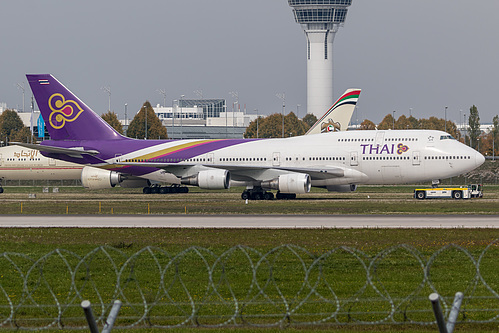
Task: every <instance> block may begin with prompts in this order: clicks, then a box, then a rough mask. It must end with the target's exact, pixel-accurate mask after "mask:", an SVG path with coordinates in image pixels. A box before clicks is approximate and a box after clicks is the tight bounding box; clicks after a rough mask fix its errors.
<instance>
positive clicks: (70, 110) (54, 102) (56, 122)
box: [49, 93, 83, 129]
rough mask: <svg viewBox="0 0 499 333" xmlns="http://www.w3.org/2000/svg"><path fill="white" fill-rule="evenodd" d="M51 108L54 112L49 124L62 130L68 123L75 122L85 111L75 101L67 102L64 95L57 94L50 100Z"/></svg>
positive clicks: (51, 114)
mask: <svg viewBox="0 0 499 333" xmlns="http://www.w3.org/2000/svg"><path fill="white" fill-rule="evenodd" d="M49 108H50V110H52V113H50V116H49V123H50V125H51V126H52V127H53V128H55V129H61V128H63V127H64V126H65V125H66V122H73V121H75V120H76V119H78V117H79V116H80V114H81V113H82V112H83V109H82V108H81V107H80V105H79V104H78V103H76V102H75V101H73V100H66V99H65V98H64V96H62V94H59V93H55V94H53V95H52V96H50V98H49Z"/></svg>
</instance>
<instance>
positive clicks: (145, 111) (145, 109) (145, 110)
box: [143, 105, 147, 140]
mask: <svg viewBox="0 0 499 333" xmlns="http://www.w3.org/2000/svg"><path fill="white" fill-rule="evenodd" d="M143 108H144V113H145V115H146V124H145V128H146V130H145V133H146V135H145V136H144V140H147V108H146V106H145V105H144V106H143Z"/></svg>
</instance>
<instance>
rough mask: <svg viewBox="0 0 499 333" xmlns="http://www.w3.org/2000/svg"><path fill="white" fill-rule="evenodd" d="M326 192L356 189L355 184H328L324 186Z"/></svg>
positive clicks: (352, 190) (353, 190)
mask: <svg viewBox="0 0 499 333" xmlns="http://www.w3.org/2000/svg"><path fill="white" fill-rule="evenodd" d="M326 188H327V190H328V192H355V191H356V190H357V185H355V184H350V185H329V186H327V187H326Z"/></svg>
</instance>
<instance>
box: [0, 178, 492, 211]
mask: <svg viewBox="0 0 499 333" xmlns="http://www.w3.org/2000/svg"><path fill="white" fill-rule="evenodd" d="M415 187H416V186H382V187H378V186H363V187H359V189H358V190H357V191H356V192H352V193H328V192H326V191H324V190H320V189H319V190H314V191H312V192H311V193H308V194H302V195H298V197H297V199H296V200H290V201H287V200H272V201H249V202H248V204H245V202H244V201H243V200H241V198H240V193H241V192H242V190H243V189H242V188H232V189H230V190H226V191H200V190H199V189H197V188H192V189H191V193H188V194H167V195H161V194H155V195H154V194H151V195H144V194H142V193H141V190H140V189H122V188H115V189H109V190H101V191H85V190H84V189H82V188H78V187H76V188H74V187H68V188H59V191H60V192H59V193H52V192H50V193H41V189H40V188H31V187H29V188H23V187H19V188H6V191H7V192H6V193H4V194H2V195H0V203H1V205H0V214H56V215H57V214H148V213H149V214H159V215H161V214H186V213H187V214H326V215H327V214H331V215H335V214H487V215H495V214H499V205H498V204H497V203H498V200H499V186H493V185H492V186H488V187H486V188H485V194H484V195H485V197H484V198H483V199H475V200H461V201H455V200H451V199H443V200H424V201H418V200H416V199H414V198H413V197H412V195H413V191H414V188H415ZM30 193H33V194H35V195H36V198H29V194H30Z"/></svg>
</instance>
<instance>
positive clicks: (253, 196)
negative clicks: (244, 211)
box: [241, 188, 296, 200]
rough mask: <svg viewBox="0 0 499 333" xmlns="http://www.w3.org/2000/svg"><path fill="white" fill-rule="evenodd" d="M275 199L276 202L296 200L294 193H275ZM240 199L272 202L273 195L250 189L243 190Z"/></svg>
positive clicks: (257, 189)
mask: <svg viewBox="0 0 499 333" xmlns="http://www.w3.org/2000/svg"><path fill="white" fill-rule="evenodd" d="M275 198H276V199H277V200H293V199H296V194H295V193H281V192H277V194H276V196H275ZM241 199H243V200H273V199H274V193H272V192H267V191H265V190H263V189H262V188H252V189H247V190H244V192H243V193H242V194H241Z"/></svg>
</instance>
